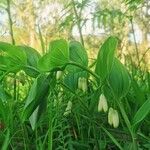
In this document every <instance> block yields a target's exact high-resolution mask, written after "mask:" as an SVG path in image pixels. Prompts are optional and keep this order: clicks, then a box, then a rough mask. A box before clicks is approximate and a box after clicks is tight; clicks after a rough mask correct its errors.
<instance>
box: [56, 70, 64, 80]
mask: <svg viewBox="0 0 150 150" xmlns="http://www.w3.org/2000/svg"><path fill="white" fill-rule="evenodd" d="M62 75H63V71H57V72H56V79H57V80H59V79H61V77H62Z"/></svg>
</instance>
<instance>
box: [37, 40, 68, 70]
mask: <svg viewBox="0 0 150 150" xmlns="http://www.w3.org/2000/svg"><path fill="white" fill-rule="evenodd" d="M68 62H69V47H68V43H67V41H66V40H64V39H60V40H55V41H52V42H51V43H50V46H49V52H48V53H47V54H45V55H44V56H43V57H42V58H41V59H40V60H39V63H38V68H39V69H40V70H41V71H44V72H46V71H51V70H53V69H62V68H63V67H65V65H66V64H67V63H68Z"/></svg>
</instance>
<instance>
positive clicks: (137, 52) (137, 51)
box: [130, 18, 140, 65]
mask: <svg viewBox="0 0 150 150" xmlns="http://www.w3.org/2000/svg"><path fill="white" fill-rule="evenodd" d="M130 22H131V27H132V32H133V39H134V44H135V52H136V57H137V60H138V65H140V57H139V50H138V45H137V41H136V36H135V30H134V25H133V19H132V18H131V19H130Z"/></svg>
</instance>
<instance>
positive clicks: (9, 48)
mask: <svg viewBox="0 0 150 150" xmlns="http://www.w3.org/2000/svg"><path fill="white" fill-rule="evenodd" d="M0 51H3V52H6V53H7V55H8V56H9V57H10V58H12V60H14V61H16V63H20V64H21V65H26V64H27V58H26V54H25V52H24V51H22V50H21V49H20V48H19V46H14V45H11V44H9V43H5V42H0Z"/></svg>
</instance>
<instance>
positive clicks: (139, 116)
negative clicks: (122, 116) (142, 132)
mask: <svg viewBox="0 0 150 150" xmlns="http://www.w3.org/2000/svg"><path fill="white" fill-rule="evenodd" d="M149 113H150V98H149V99H148V100H147V101H146V102H145V103H144V104H143V105H142V106H141V107H140V108H139V110H138V111H137V113H136V114H135V116H134V118H133V126H135V125H137V124H139V123H140V122H142V121H143V120H144V119H145V117H146V116H147V115H148V114H149Z"/></svg>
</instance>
